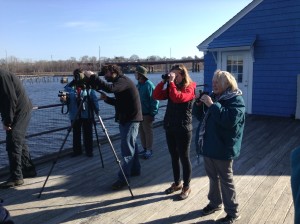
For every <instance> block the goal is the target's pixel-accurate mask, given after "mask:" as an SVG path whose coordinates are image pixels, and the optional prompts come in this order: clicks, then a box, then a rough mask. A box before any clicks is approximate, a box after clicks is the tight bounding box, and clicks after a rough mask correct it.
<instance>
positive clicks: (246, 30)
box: [204, 0, 300, 117]
mask: <svg viewBox="0 0 300 224" xmlns="http://www.w3.org/2000/svg"><path fill="white" fill-rule="evenodd" d="M247 35H256V37H257V39H256V42H255V45H254V60H255V62H254V64H253V90H252V94H253V98H252V113H253V114H260V115H274V116H285V117H288V116H294V115H295V110H296V92H297V91H296V90H297V86H296V84H297V75H298V74H300V40H299V39H300V1H299V0H297V1H296V0H264V1H263V2H261V3H260V4H259V5H258V6H257V7H256V8H254V9H253V10H252V11H250V12H249V13H248V14H247V15H245V16H244V17H243V18H242V19H240V20H239V21H237V22H236V23H235V24H234V25H233V26H231V27H230V28H229V29H227V30H226V31H225V32H224V33H222V34H221V35H220V36H219V37H217V38H218V39H219V38H230V37H231V38H234V37H237V36H247ZM209 55H210V54H206V55H205V63H206V62H208V63H209V64H208V66H209V65H211V57H210V56H209ZM206 58H208V59H206ZM212 60H213V62H214V59H213V58H212ZM204 67H205V69H208V71H207V72H211V71H212V70H214V69H215V68H216V67H214V68H211V69H209V68H207V66H206V65H205V66H204ZM207 72H206V71H205V74H206V73H207ZM209 78H210V79H211V76H205V82H207V81H208V80H207V79H209Z"/></svg>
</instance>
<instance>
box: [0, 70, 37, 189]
mask: <svg viewBox="0 0 300 224" xmlns="http://www.w3.org/2000/svg"><path fill="white" fill-rule="evenodd" d="M31 110H32V104H31V102H30V100H29V98H28V96H27V94H26V92H25V89H24V87H23V85H22V82H21V81H20V80H19V78H18V77H17V76H16V75H14V74H12V73H10V72H8V71H5V70H2V69H0V113H1V118H2V124H3V129H4V130H5V131H6V151H7V154H8V159H9V166H10V177H9V179H8V180H7V181H6V182H4V183H2V184H0V188H10V187H15V186H18V185H22V184H23V183H24V181H23V178H27V177H35V176H36V170H35V166H34V165H33V163H32V161H31V158H30V155H29V151H28V147H27V145H26V141H25V134H26V130H27V127H28V124H29V121H30V118H31Z"/></svg>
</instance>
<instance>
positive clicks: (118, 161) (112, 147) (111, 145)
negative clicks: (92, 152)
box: [98, 115, 134, 199]
mask: <svg viewBox="0 0 300 224" xmlns="http://www.w3.org/2000/svg"><path fill="white" fill-rule="evenodd" d="M98 118H99V122H100V124H101V126H102V129H103V132H104V134H105V136H106V138H107V141H108V142H109V145H110V148H111V150H112V152H113V154H114V156H115V158H116V162H117V163H118V165H119V167H120V170H121V172H122V175H123V177H124V180H125V181H126V184H127V186H128V189H129V192H130V194H131V198H132V199H133V198H134V196H133V193H132V191H131V187H130V185H129V182H128V180H127V178H126V175H125V173H124V170H123V168H122V166H121V161H120V160H119V158H118V156H117V153H116V151H115V149H114V146H113V144H112V142H111V140H110V137H109V135H108V133H107V130H106V128H105V126H104V123H103V121H102V119H101V117H100V115H98Z"/></svg>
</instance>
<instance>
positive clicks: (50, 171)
mask: <svg viewBox="0 0 300 224" xmlns="http://www.w3.org/2000/svg"><path fill="white" fill-rule="evenodd" d="M71 130H72V126H71V127H70V128H69V129H68V133H67V135H66V137H65V139H64V141H63V144H62V145H61V147H60V149H59V151H58V153H57V156H56V158H55V160H54V161H53V163H52V166H51V169H50V170H49V173H48V175H47V178H46V180H45V182H44V185H43V187H42V189H41V191H40V194H39V196H38V198H40V197H41V195H42V192H43V191H44V188H45V186H46V183H47V181H48V179H49V177H50V175H51V173H52V170H53V168H54V165H55V164H56V162H57V160H58V158H59V157H60V153H61V151H62V149H63V147H64V145H65V143H66V141H67V138H68V136H69V134H70V132H71Z"/></svg>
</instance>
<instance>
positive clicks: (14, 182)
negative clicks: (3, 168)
mask: <svg viewBox="0 0 300 224" xmlns="http://www.w3.org/2000/svg"><path fill="white" fill-rule="evenodd" d="M22 184H24V181H23V179H20V180H13V179H8V180H7V181H5V182H4V183H2V184H0V188H2V189H6V188H11V187H16V186H20V185H22Z"/></svg>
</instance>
